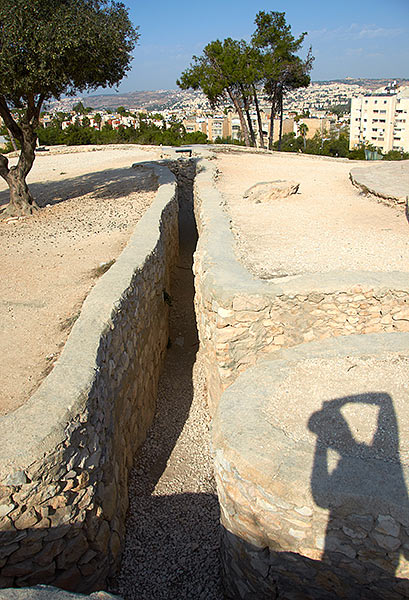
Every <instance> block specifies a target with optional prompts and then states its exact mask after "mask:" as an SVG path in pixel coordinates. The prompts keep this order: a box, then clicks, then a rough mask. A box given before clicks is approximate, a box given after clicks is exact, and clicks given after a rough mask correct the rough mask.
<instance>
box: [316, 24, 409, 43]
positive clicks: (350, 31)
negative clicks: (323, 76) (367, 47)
mask: <svg viewBox="0 0 409 600" xmlns="http://www.w3.org/2000/svg"><path fill="white" fill-rule="evenodd" d="M404 32H405V30H404V29H402V28H398V27H389V28H388V27H379V26H378V25H375V24H359V23H351V25H349V26H348V27H337V28H336V29H327V28H324V29H316V30H313V31H310V32H309V36H311V37H312V38H314V37H315V38H316V39H323V40H333V39H339V40H362V39H375V38H387V37H397V36H399V35H401V34H402V33H404Z"/></svg>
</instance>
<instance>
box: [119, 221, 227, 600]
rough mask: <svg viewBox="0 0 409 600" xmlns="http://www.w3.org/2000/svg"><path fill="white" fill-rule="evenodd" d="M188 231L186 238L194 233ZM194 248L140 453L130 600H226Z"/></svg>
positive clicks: (176, 293)
mask: <svg viewBox="0 0 409 600" xmlns="http://www.w3.org/2000/svg"><path fill="white" fill-rule="evenodd" d="M186 237H188V236H186V232H185V233H184V239H186ZM191 251H192V248H191V247H190V248H189V247H187V248H182V249H181V256H180V258H179V262H178V266H177V267H176V269H175V274H174V278H173V284H172V304H173V305H172V308H171V321H170V326H171V332H170V338H171V341H172V346H171V348H170V349H169V351H168V355H167V359H166V362H165V365H164V370H163V373H162V376H161V379H160V384H159V392H158V400H157V402H158V405H157V414H156V418H155V421H154V423H153V426H152V427H151V430H150V432H149V434H148V438H147V440H146V442H145V444H144V445H143V447H142V449H141V450H140V452H139V453H138V455H137V457H136V459H135V466H134V468H133V470H132V472H131V477H130V487H129V494H130V507H129V512H128V520H127V534H126V541H125V550H124V554H123V559H122V567H121V570H120V572H119V574H118V576H117V577H116V578H115V579H114V580H113V581H112V582H111V586H110V591H111V592H112V593H117V594H119V595H121V596H122V597H123V598H125V599H126V600H184V599H186V600H187V599H189V600H200V599H202V600H222V599H223V593H222V588H221V580H220V564H219V505H218V500H217V496H216V490H215V481H214V478H213V467H212V458H211V453H210V448H209V441H210V435H209V424H210V419H209V415H208V413H207V409H206V389H205V381H204V374H203V367H202V363H201V360H200V357H199V356H198V355H197V354H196V352H197V349H198V340H197V330H196V326H195V319H194V309H193V282H192V279H193V277H192V272H191V262H192V257H191Z"/></svg>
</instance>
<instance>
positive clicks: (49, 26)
mask: <svg viewBox="0 0 409 600" xmlns="http://www.w3.org/2000/svg"><path fill="white" fill-rule="evenodd" d="M0 23H1V45H0V94H1V95H3V96H4V97H5V98H6V99H7V101H8V102H9V103H11V104H12V105H14V106H17V107H23V106H25V105H26V103H27V100H28V97H29V96H30V95H34V96H41V97H42V99H43V100H46V99H49V98H51V97H55V98H59V97H60V96H61V94H63V93H65V94H67V95H70V94H73V93H74V92H77V91H83V90H87V89H96V88H97V87H99V86H102V87H107V86H113V85H115V84H117V83H118V82H119V81H120V80H121V79H122V78H123V77H124V75H125V74H126V72H127V71H128V70H129V63H130V60H131V52H132V50H133V48H134V46H135V43H136V41H137V39H138V37H139V34H138V33H137V31H136V28H134V27H133V26H132V24H131V22H130V20H129V18H128V13H127V10H126V9H125V7H124V5H123V4H121V3H119V2H115V1H112V2H109V1H104V0H64V1H59V2H55V0H30V1H29V2H27V0H3V1H2V2H1V3H0Z"/></svg>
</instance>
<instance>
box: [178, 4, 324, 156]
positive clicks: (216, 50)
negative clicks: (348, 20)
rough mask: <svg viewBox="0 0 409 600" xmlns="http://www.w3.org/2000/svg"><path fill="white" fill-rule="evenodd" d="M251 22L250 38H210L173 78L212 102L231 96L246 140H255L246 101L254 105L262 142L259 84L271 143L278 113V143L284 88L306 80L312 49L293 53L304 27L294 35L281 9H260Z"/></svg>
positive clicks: (305, 83) (251, 142)
mask: <svg viewBox="0 0 409 600" xmlns="http://www.w3.org/2000/svg"><path fill="white" fill-rule="evenodd" d="M255 24H256V31H255V32H254V34H253V36H252V40H251V44H247V43H246V42H245V41H244V40H240V41H238V40H233V39H232V38H226V39H225V40H223V41H220V40H216V41H213V42H210V43H209V44H207V46H206V47H205V48H204V50H203V53H202V55H201V56H194V57H193V63H192V64H191V65H190V67H189V68H187V69H186V70H185V71H184V72H183V73H182V75H181V76H180V78H179V79H178V80H177V84H178V85H179V87H181V88H182V89H189V88H191V89H194V90H197V89H201V90H202V91H203V92H204V94H205V95H206V97H207V98H208V100H209V102H210V104H211V106H213V107H215V106H217V105H218V104H219V103H221V101H222V100H226V99H230V101H231V102H232V104H233V106H234V108H235V110H236V112H237V114H238V116H239V119H240V127H241V131H242V135H243V139H244V141H245V144H246V146H256V138H255V133H254V131H253V126H252V122H251V118H250V114H249V109H250V107H252V106H254V108H255V110H256V113H257V120H258V129H259V135H260V146H261V147H262V148H264V147H265V144H264V139H263V138H264V136H263V128H262V126H261V116H260V109H259V101H258V90H259V89H260V88H262V89H263V90H264V92H265V93H266V94H267V95H268V97H269V98H270V102H271V120H270V130H269V135H268V147H269V148H270V149H272V146H273V134H274V131H273V128H274V118H275V117H276V116H277V115H278V116H279V117H280V132H279V146H280V145H281V137H282V116H283V107H284V97H285V94H286V93H287V92H288V91H289V90H293V89H296V88H299V87H306V86H308V85H309V83H310V75H309V73H310V71H311V68H312V63H313V60H314V58H313V56H312V54H311V49H310V51H309V53H308V55H307V58H306V59H305V60H302V59H301V58H300V57H299V56H297V55H296V52H298V51H299V50H300V48H301V46H302V43H303V41H304V38H305V36H306V33H302V34H301V35H300V36H299V37H298V38H295V37H294V36H293V35H292V33H291V27H290V25H288V24H287V22H286V20H285V13H283V12H282V13H281V12H276V11H273V12H268V13H267V12H264V11H260V12H258V13H257V15H256V19H255Z"/></svg>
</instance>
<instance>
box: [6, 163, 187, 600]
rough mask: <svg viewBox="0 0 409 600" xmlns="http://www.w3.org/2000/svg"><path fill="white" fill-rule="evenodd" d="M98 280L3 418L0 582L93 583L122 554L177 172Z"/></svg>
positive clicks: (162, 332) (150, 409) (160, 346)
mask: <svg viewBox="0 0 409 600" xmlns="http://www.w3.org/2000/svg"><path fill="white" fill-rule="evenodd" d="M152 168H154V169H155V173H156V175H157V176H158V179H159V188H158V192H157V194H156V198H155V200H154V202H153V204H152V206H151V207H150V208H149V210H148V211H147V212H146V214H145V215H144V216H143V218H142V219H141V220H140V222H139V223H138V225H137V227H136V229H135V232H134V234H133V235H132V237H131V239H130V241H129V243H128V245H127V247H126V248H125V250H124V251H123V252H122V254H121V255H120V257H119V258H118V260H117V261H116V263H115V264H114V265H113V266H112V267H111V269H110V270H109V271H108V272H107V273H106V274H105V275H104V276H103V277H102V278H101V279H100V280H99V281H98V282H97V284H96V285H95V287H94V288H93V289H92V291H91V293H90V294H89V296H88V298H87V299H86V301H85V302H84V305H83V308H82V311H81V315H80V317H79V319H78V321H77V322H76V323H75V325H74V328H73V330H72V332H71V334H70V336H69V338H68V340H67V343H66V345H65V348H64V351H63V353H62V355H61V357H60V359H59V360H58V361H57V363H56V365H55V367H54V369H53V371H52V372H51V373H50V375H49V376H48V377H47V378H46V380H45V381H44V382H43V384H42V385H41V386H40V388H39V389H38V390H37V392H36V393H35V394H34V395H33V396H32V397H31V398H30V400H29V401H28V402H27V403H26V404H25V405H24V406H22V407H21V408H19V409H18V410H16V411H15V412H13V413H10V414H8V415H6V416H5V417H2V418H1V419H0V440H1V444H0V587H12V586H17V587H21V586H27V585H35V584H36V583H39V582H41V583H51V584H53V585H55V586H58V587H62V588H66V589H75V590H76V591H79V592H82V591H85V592H89V591H92V590H94V589H100V588H101V587H103V586H104V582H105V579H106V577H107V576H108V575H109V574H111V573H112V572H113V571H114V570H115V568H116V566H117V564H118V561H119V558H120V553H121V547H122V541H123V536H124V520H125V514H126V510H127V506H128V487H127V481H128V472H129V469H130V468H131V465H132V460H133V455H134V453H135V450H136V449H137V448H138V446H140V445H141V444H142V442H143V441H144V439H145V435H146V432H147V429H148V427H149V425H150V423H151V421H152V418H153V415H154V411H155V401H156V392H157V382H158V378H159V373H160V369H161V365H162V361H163V358H164V355H165V352H166V345H167V341H168V305H167V304H166V301H165V297H164V292H165V291H169V285H170V270H171V268H172V266H173V265H174V263H175V260H176V257H177V254H178V199H177V192H176V182H175V178H174V176H173V175H172V174H171V173H170V172H169V170H168V169H166V168H165V167H158V166H156V167H152Z"/></svg>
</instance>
